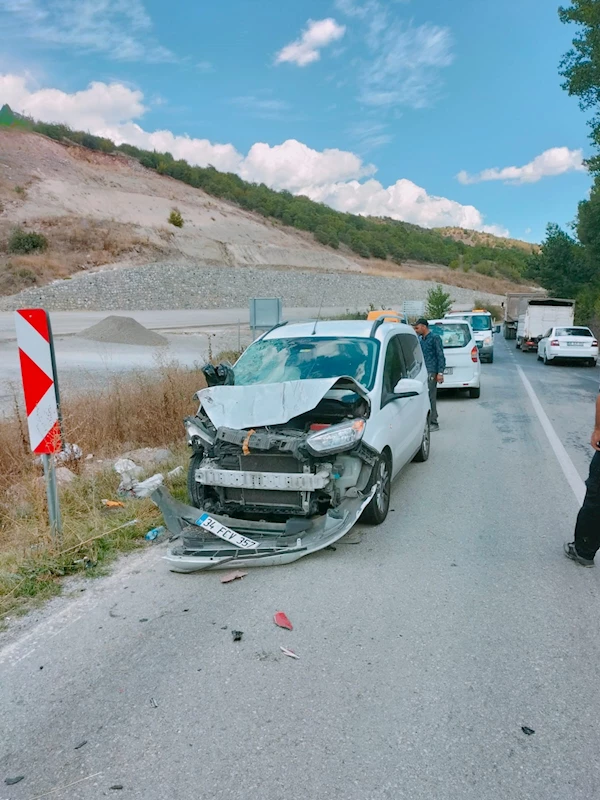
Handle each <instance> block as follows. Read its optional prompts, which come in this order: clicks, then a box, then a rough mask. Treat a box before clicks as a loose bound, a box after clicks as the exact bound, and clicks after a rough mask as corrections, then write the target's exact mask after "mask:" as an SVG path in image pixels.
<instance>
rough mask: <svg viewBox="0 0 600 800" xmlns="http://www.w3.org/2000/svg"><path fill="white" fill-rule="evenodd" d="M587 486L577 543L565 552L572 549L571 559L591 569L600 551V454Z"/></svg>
mask: <svg viewBox="0 0 600 800" xmlns="http://www.w3.org/2000/svg"><path fill="white" fill-rule="evenodd" d="M586 485H587V492H586V494H585V500H584V501H583V505H582V507H581V510H580V511H579V516H578V517H577V525H576V526H575V541H574V542H569V543H568V544H567V545H565V552H567V548H570V549H571V550H573V551H574V552H573V553H572V555H571V554H570V553H569V552H567V555H568V556H569V558H573V560H574V561H577V562H578V563H580V564H582V566H586V567H587V566H590V567H591V566H592V565H593V563H594V556H595V555H596V552H597V551H598V550H599V549H600V452H599V453H596V455H595V456H594V458H593V461H592V466H591V467H590V476H589V478H588V479H587V482H586ZM583 562H586V563H583Z"/></svg>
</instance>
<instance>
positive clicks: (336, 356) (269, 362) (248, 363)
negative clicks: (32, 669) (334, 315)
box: [234, 336, 379, 389]
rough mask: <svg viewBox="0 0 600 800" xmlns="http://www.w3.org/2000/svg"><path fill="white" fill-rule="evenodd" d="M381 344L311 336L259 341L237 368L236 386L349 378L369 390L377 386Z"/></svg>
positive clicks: (245, 354) (371, 341)
mask: <svg viewBox="0 0 600 800" xmlns="http://www.w3.org/2000/svg"><path fill="white" fill-rule="evenodd" d="M378 350H379V343H378V342H377V341H375V340H374V339H359V338H345V337H339V338H331V337H327V338H326V337H319V336H314V337H313V336H310V337H303V338H297V339H285V338H282V339H260V340H259V341H258V342H255V343H254V344H252V345H250V347H249V348H248V349H247V350H246V351H245V352H244V353H243V354H242V356H241V357H240V359H239V361H237V362H236V365H235V367H234V377H235V383H236V385H237V386H248V385H250V384H255V383H283V382H285V381H303V380H309V379H311V378H337V377H341V376H349V377H350V378H354V380H355V381H356V382H357V383H360V384H361V385H362V386H364V387H365V388H367V389H371V388H372V386H373V383H374V382H375V373H376V369H377V361H378V359H377V353H378Z"/></svg>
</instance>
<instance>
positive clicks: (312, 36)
mask: <svg viewBox="0 0 600 800" xmlns="http://www.w3.org/2000/svg"><path fill="white" fill-rule="evenodd" d="M345 32H346V28H345V26H344V25H338V23H337V22H336V21H335V20H334V19H332V18H331V17H329V18H328V19H320V20H312V19H309V21H308V24H307V26H306V28H305V30H304V31H303V32H302V36H301V37H300V38H299V39H296V41H294V42H291V43H290V44H288V45H286V46H285V47H284V48H283V49H282V50H280V51H279V52H278V53H277V55H276V56H275V63H276V64H283V63H285V62H287V63H290V64H296V65H297V66H299V67H306V66H307V65H308V64H312V63H313V61H318V60H319V59H320V58H321V52H320V51H321V50H322V49H323V48H324V47H327V45H329V44H331V43H332V42H336V41H338V40H339V39H341V38H342V36H343V35H344V33H345Z"/></svg>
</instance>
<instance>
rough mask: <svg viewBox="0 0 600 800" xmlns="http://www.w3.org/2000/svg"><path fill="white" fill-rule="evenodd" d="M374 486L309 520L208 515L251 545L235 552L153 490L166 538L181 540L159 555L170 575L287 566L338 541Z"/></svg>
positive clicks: (191, 512) (184, 508)
mask: <svg viewBox="0 0 600 800" xmlns="http://www.w3.org/2000/svg"><path fill="white" fill-rule="evenodd" d="M376 488H377V486H373V488H372V489H371V490H370V491H369V492H368V494H364V495H362V494H360V495H359V496H358V497H355V498H351V499H346V500H344V501H343V503H342V504H341V505H340V506H339V507H338V508H336V509H332V510H330V511H328V512H327V514H324V515H323V516H320V517H315V518H312V519H297V518H292V519H289V520H288V521H287V522H285V523H283V522H281V523H279V522H264V521H252V520H241V519H234V518H232V517H224V516H219V515H211V516H213V517H214V519H216V520H217V521H218V522H220V523H221V524H222V525H225V526H227V527H228V528H230V529H231V530H233V531H235V532H236V533H240V534H242V535H243V536H246V537H248V538H250V539H252V540H253V541H255V542H256V543H257V547H256V548H255V549H252V550H247V549H241V548H239V547H236V546H235V545H234V544H232V543H231V542H226V541H223V540H222V539H220V538H218V537H217V536H215V535H213V534H212V533H210V532H208V531H206V530H205V529H203V528H201V527H200V526H199V525H197V524H196V521H197V520H198V519H199V518H200V516H201V515H202V514H203V513H204V512H203V511H202V509H198V508H195V507H194V506H188V505H186V504H185V503H181V502H179V501H178V500H175V498H173V497H171V495H170V494H169V492H168V491H167V490H166V489H165V488H164V487H162V486H161V487H159V488H158V489H157V490H156V492H154V494H153V495H152V500H153V501H154V502H155V503H156V505H157V506H158V507H159V508H160V510H161V512H162V514H163V517H164V519H165V525H166V527H167V529H168V531H169V532H170V533H171V534H172V535H176V536H181V539H182V544H181V545H179V546H177V547H174V548H172V549H170V550H169V551H168V552H167V555H166V556H165V560H166V561H167V563H168V564H169V567H170V569H171V570H172V571H173V572H198V571H200V570H204V569H222V568H231V567H235V566H237V565H241V566H244V567H259V566H273V565H275V564H289V563H291V562H292V561H297V560H298V559H299V558H302V557H303V556H306V555H308V554H309V553H315V552H316V551H317V550H322V549H323V548H325V547H328V546H329V545H331V544H333V543H334V542H336V541H337V540H338V539H341V537H342V536H344V535H345V534H346V533H348V531H349V530H350V529H351V528H352V527H353V526H354V525H355V523H356V522H357V521H358V520H359V518H360V516H361V514H362V512H363V511H364V509H365V508H366V506H367V505H368V504H369V502H370V500H371V498H372V497H373V495H374V493H375V491H376Z"/></svg>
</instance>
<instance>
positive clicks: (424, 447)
mask: <svg viewBox="0 0 600 800" xmlns="http://www.w3.org/2000/svg"><path fill="white" fill-rule="evenodd" d="M430 446H431V427H430V422H429V417H427V420H426V421H425V428H424V430H423V438H422V439H421V447H420V448H419V452H418V453H417V455H416V456H415V457H414V458H413V461H416V462H417V463H419V464H422V463H423V462H424V461H427V459H428V458H429V450H430Z"/></svg>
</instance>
